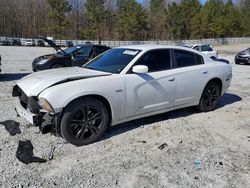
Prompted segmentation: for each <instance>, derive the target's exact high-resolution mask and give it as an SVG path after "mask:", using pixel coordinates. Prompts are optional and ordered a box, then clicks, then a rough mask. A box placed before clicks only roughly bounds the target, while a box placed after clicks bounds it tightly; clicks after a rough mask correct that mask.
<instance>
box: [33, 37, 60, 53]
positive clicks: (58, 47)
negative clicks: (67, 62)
mask: <svg viewBox="0 0 250 188" xmlns="http://www.w3.org/2000/svg"><path fill="white" fill-rule="evenodd" d="M38 37H39V38H40V39H42V40H44V41H45V42H47V43H48V45H50V46H51V47H52V48H54V49H55V50H56V51H58V50H61V51H62V52H63V53H64V54H65V52H64V50H63V49H62V48H60V46H57V45H56V44H55V43H54V42H53V41H52V40H49V39H47V38H45V37H43V36H40V35H39V36H38Z"/></svg>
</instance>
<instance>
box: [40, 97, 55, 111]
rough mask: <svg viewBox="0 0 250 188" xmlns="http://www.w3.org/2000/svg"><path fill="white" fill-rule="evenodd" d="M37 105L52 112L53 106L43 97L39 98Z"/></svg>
mask: <svg viewBox="0 0 250 188" xmlns="http://www.w3.org/2000/svg"><path fill="white" fill-rule="evenodd" d="M39 105H40V106H41V107H42V108H43V109H44V110H46V111H48V112H54V109H53V107H52V106H51V104H50V103H49V102H48V101H47V100H46V99H45V98H39Z"/></svg>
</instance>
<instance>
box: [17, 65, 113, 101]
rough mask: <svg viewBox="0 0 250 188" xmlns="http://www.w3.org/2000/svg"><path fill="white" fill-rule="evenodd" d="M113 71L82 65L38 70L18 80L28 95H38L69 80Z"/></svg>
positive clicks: (104, 74)
mask: <svg viewBox="0 0 250 188" xmlns="http://www.w3.org/2000/svg"><path fill="white" fill-rule="evenodd" d="M108 75H111V73H106V72H101V71H95V70H90V69H85V68H80V67H69V68H60V69H53V70H47V71H41V72H36V73H33V74H30V75H28V76H25V77H23V78H22V79H21V80H19V81H18V82H17V85H18V87H19V88H21V89H22V91H23V92H24V93H25V94H26V95H27V96H29V97H30V96H38V95H39V93H41V92H42V91H43V90H45V89H46V88H49V87H51V86H54V85H57V84H62V83H65V82H69V81H74V80H79V79H86V78H92V77H99V76H108Z"/></svg>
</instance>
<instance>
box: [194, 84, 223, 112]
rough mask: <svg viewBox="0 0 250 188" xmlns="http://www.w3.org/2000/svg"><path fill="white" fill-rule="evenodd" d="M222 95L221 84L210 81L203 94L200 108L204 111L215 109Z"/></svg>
mask: <svg viewBox="0 0 250 188" xmlns="http://www.w3.org/2000/svg"><path fill="white" fill-rule="evenodd" d="M220 95H221V91H220V86H219V84H218V83H216V82H209V83H208V84H207V85H206V87H205V89H204V90H203V93H202V95H201V99H200V103H199V105H198V108H199V110H200V111H202V112H209V111H212V110H214V109H215V107H216V105H217V104H218V102H219V99H220Z"/></svg>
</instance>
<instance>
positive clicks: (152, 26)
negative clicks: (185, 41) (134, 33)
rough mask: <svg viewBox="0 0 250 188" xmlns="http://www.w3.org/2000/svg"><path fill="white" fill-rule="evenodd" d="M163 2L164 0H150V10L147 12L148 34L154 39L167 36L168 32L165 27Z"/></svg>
mask: <svg viewBox="0 0 250 188" xmlns="http://www.w3.org/2000/svg"><path fill="white" fill-rule="evenodd" d="M164 4H165V1H164V0H151V1H150V11H149V12H148V28H149V35H148V36H149V37H150V38H151V39H154V40H160V39H164V38H166V37H168V32H167V30H166V27H165V20H166V18H165V17H166V14H165V12H164V11H165V9H164Z"/></svg>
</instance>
